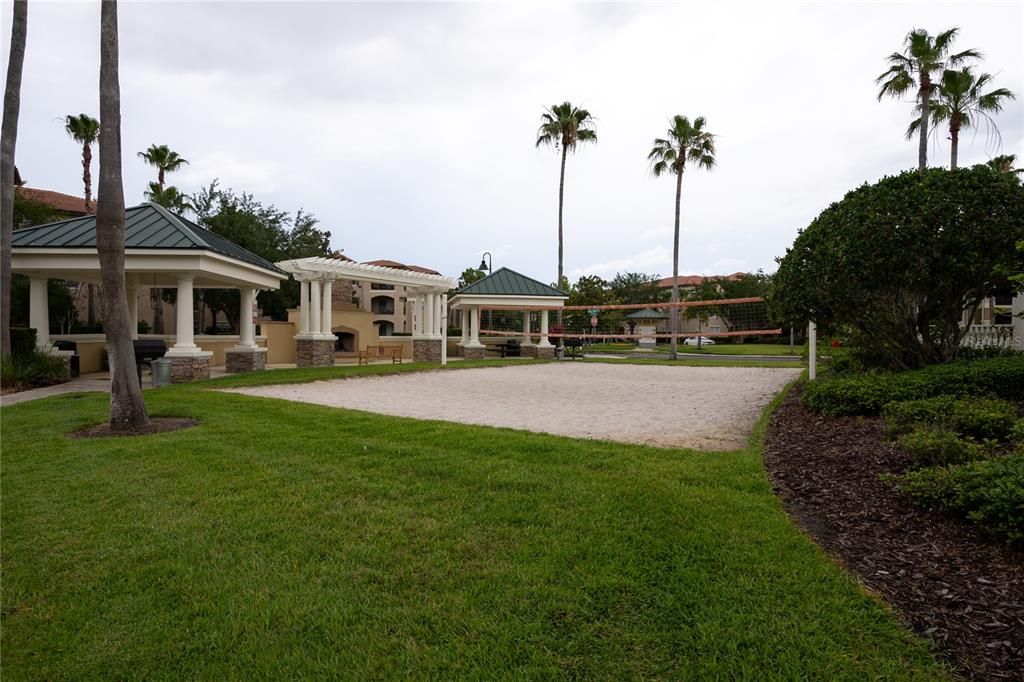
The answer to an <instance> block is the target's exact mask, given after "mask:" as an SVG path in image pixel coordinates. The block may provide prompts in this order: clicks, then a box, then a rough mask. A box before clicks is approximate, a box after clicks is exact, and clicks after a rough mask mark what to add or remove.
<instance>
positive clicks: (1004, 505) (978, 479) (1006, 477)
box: [897, 452, 1024, 543]
mask: <svg viewBox="0 0 1024 682" xmlns="http://www.w3.org/2000/svg"><path fill="white" fill-rule="evenodd" d="M897 480H898V482H899V487H900V490H902V491H903V492H904V493H906V494H907V495H909V496H910V497H911V498H912V499H913V500H914V501H915V502H916V503H918V504H920V505H921V506H924V507H928V508H933V509H942V510H945V511H950V512H954V513H957V514H960V515H962V516H964V517H965V518H967V519H968V520H969V521H971V522H973V523H976V524H978V525H979V526H981V527H982V528H984V529H985V530H987V531H989V532H991V533H993V534H995V535H997V536H999V537H1001V538H1003V539H1005V540H1006V541H1007V542H1015V543H1019V542H1021V541H1022V540H1024V452H1018V453H1015V454H1012V455H1009V456H1007V457H1000V458H997V459H988V460H983V461H978V462H969V463H967V464H960V465H955V466H946V467H936V468H931V469H921V470H920V471H913V472H911V473H909V474H905V475H903V476H900V477H899V478H898V479H897Z"/></svg>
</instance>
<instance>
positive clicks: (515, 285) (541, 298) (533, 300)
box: [452, 268, 569, 358]
mask: <svg viewBox="0 0 1024 682" xmlns="http://www.w3.org/2000/svg"><path fill="white" fill-rule="evenodd" d="M568 298H569V296H568V294H566V293H565V292H564V291H559V290H558V289H556V288H554V287H552V286H548V285H547V284H544V283H543V282H539V281H537V280H535V279H533V278H531V277H527V276H526V275H523V274H520V273H518V272H516V271H515V270H509V269H508V268H499V269H498V270H496V271H495V272H494V273H492V274H490V275H488V276H487V277H484V278H483V279H481V280H479V281H476V282H474V283H473V284H470V285H468V286H465V287H463V288H462V289H460V290H459V291H458V292H456V294H455V296H453V297H452V310H459V311H461V312H462V340H461V341H460V342H459V349H460V352H461V354H462V357H464V358H483V357H484V356H485V353H486V347H485V346H484V344H482V343H480V311H481V310H513V311H515V310H521V311H522V313H523V331H522V341H521V343H520V345H521V347H522V349H523V352H524V353H525V354H526V355H530V356H532V357H541V358H550V357H554V355H555V347H554V346H553V345H552V344H551V342H550V341H549V340H548V312H549V311H550V310H552V309H558V308H561V307H562V306H563V305H565V301H566V300H567V299H568ZM532 311H539V312H540V334H539V337H540V338H539V339H538V341H537V343H536V344H534V342H533V334H532V332H531V329H530V313H531V312H532ZM467 318H468V324H467ZM487 331H495V330H487Z"/></svg>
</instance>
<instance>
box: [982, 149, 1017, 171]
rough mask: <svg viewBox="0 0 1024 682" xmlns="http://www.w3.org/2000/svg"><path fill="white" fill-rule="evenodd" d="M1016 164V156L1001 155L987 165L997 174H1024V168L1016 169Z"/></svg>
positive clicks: (993, 158)
mask: <svg viewBox="0 0 1024 682" xmlns="http://www.w3.org/2000/svg"><path fill="white" fill-rule="evenodd" d="M1016 163H1017V155H1016V154H1000V155H999V156H995V157H992V158H991V159H989V160H988V162H987V163H986V164H985V165H986V166H988V167H989V168H991V169H992V170H994V171H996V172H997V173H1012V174H1014V175H1020V174H1021V173H1024V168H1014V165H1015V164H1016Z"/></svg>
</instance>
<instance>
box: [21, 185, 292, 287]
mask: <svg viewBox="0 0 1024 682" xmlns="http://www.w3.org/2000/svg"><path fill="white" fill-rule="evenodd" d="M124 245H125V248H126V249H196V250H205V251H212V252H214V253H218V254H220V255H222V256H227V257H229V258H233V259H235V260H238V261H242V262H244V263H248V264H250V265H255V266H256V267H259V268H263V269H264V270H269V271H270V272H275V273H279V274H282V275H284V274H286V273H285V272H284V271H283V270H281V269H280V268H279V267H277V266H276V265H274V264H273V263H271V262H270V261H268V260H266V259H265V258H262V257H260V256H258V255H256V254H255V253H253V252H252V251H249V250H248V249H244V248H242V247H241V246H239V245H238V244H235V243H234V242H232V241H231V240H229V239H226V238H225V237H222V236H220V235H219V234H217V233H215V232H211V231H210V230H207V229H206V228H204V227H200V226H199V225H197V224H196V223H194V222H192V221H191V220H189V219H188V218H184V217H182V216H179V215H176V214H174V213H172V212H171V211H168V210H167V209H166V208H164V207H163V206H158V205H157V204H152V203H143V204H139V205H138V206H131V207H129V208H126V209H125V230H124ZM11 246H12V247H14V248H18V247H22V248H28V247H38V248H64V249H75V248H86V249H94V248H96V216H95V215H87V216H79V217H76V218H68V219H67V220H59V221H57V222H53V223H46V224H43V225H33V226H31V227H23V228H19V229H17V230H15V231H14V233H13V234H12V239H11Z"/></svg>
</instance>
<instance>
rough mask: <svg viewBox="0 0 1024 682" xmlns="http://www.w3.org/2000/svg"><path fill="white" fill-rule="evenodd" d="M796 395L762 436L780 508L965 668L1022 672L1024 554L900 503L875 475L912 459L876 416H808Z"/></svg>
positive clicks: (995, 675)
mask: <svg viewBox="0 0 1024 682" xmlns="http://www.w3.org/2000/svg"><path fill="white" fill-rule="evenodd" d="M800 393H801V391H800V389H799V388H797V389H795V390H793V391H792V392H791V393H790V395H789V396H788V397H787V398H786V400H785V402H784V403H783V404H782V405H781V406H780V407H779V409H778V410H776V411H775V413H774V414H773V415H772V417H771V421H770V422H769V426H768V432H767V434H766V440H765V451H764V457H765V466H766V467H767V469H768V473H769V476H770V478H771V479H772V481H773V485H774V487H775V489H776V492H777V493H778V494H779V495H780V496H781V497H782V499H783V503H784V505H785V507H786V510H787V511H788V512H789V513H790V514H791V515H792V516H793V517H795V519H796V520H797V521H798V523H799V524H800V525H801V526H802V527H803V528H804V530H805V531H807V532H808V533H809V534H810V535H812V536H813V537H814V538H815V540H817V542H818V543H819V544H820V545H821V546H822V547H824V548H825V549H826V550H827V551H828V552H830V553H832V554H833V555H834V556H836V557H838V558H839V560H840V561H841V562H842V563H843V564H844V565H846V567H847V568H848V569H849V570H851V571H853V572H854V573H856V574H857V575H858V576H859V577H860V578H861V580H862V581H863V582H864V583H865V585H867V586H868V587H869V588H871V589H872V590H874V591H876V592H878V593H879V594H881V595H882V596H883V597H884V599H885V600H886V601H887V602H888V603H889V604H891V605H892V606H893V607H895V608H896V609H897V611H898V612H899V613H900V614H901V615H902V617H903V618H904V619H905V620H906V621H907V622H908V623H909V624H910V625H911V627H912V628H913V629H914V630H915V631H916V632H918V633H921V634H925V635H927V636H929V637H931V638H932V639H933V640H934V641H935V642H936V643H937V644H938V645H939V647H940V649H941V651H942V652H943V653H944V654H945V655H946V656H948V657H949V659H950V660H952V661H954V662H955V663H956V664H957V665H958V666H959V667H960V668H961V669H962V671H963V672H964V673H965V674H967V675H969V676H971V677H974V678H977V679H990V680H1004V679H1015V680H1019V679H1021V678H1022V674H1021V671H1022V670H1024V552H1021V551H1016V550H1012V549H1009V548H1007V547H1006V546H1004V545H1002V544H1000V543H999V542H998V541H996V540H991V539H989V538H987V537H985V536H983V535H982V534H981V533H980V532H979V531H977V530H976V529H974V528H973V527H971V526H969V525H968V524H966V523H963V522H961V521H959V520H957V519H955V518H953V517H949V516H946V515H941V514H937V513H933V512H928V511H925V510H922V509H919V508H917V507H915V506H913V505H912V504H910V502H909V501H908V500H907V499H906V498H905V497H903V496H902V495H901V494H900V493H899V491H898V490H896V489H895V488H894V487H893V486H892V485H891V484H888V483H884V482H882V481H881V480H880V479H879V476H880V474H883V473H899V472H903V471H905V470H906V469H907V468H908V466H909V464H910V458H909V456H908V455H907V454H906V453H905V452H903V451H902V450H900V449H899V448H897V447H895V446H894V445H893V444H892V443H890V442H889V441H887V440H886V439H885V438H884V434H883V424H882V421H881V420H880V419H867V418H857V417H844V418H834V417H827V416H824V415H821V414H819V413H816V412H812V411H810V410H808V409H806V408H804V407H803V405H802V404H801V402H800Z"/></svg>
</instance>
